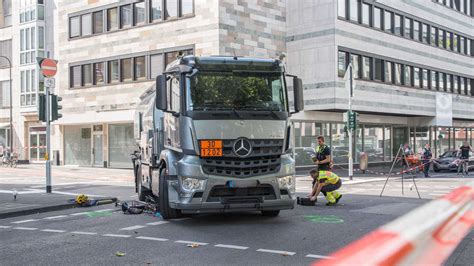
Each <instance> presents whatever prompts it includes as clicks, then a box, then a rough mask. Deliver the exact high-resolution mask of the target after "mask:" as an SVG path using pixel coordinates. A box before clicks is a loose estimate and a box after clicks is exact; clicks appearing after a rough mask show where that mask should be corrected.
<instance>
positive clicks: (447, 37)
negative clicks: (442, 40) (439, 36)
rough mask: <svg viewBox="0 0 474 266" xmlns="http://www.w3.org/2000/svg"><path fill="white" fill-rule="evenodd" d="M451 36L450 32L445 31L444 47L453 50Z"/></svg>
mask: <svg viewBox="0 0 474 266" xmlns="http://www.w3.org/2000/svg"><path fill="white" fill-rule="evenodd" d="M452 38H453V36H452V33H451V32H448V31H447V32H446V49H448V50H451V51H452V50H453V39H452Z"/></svg>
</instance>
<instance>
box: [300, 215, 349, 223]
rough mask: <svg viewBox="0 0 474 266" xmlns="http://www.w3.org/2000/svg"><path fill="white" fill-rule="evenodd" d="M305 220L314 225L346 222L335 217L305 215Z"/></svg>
mask: <svg viewBox="0 0 474 266" xmlns="http://www.w3.org/2000/svg"><path fill="white" fill-rule="evenodd" d="M304 218H306V219H307V220H308V221H311V222H313V223H331V224H340V223H343V222H344V220H343V219H341V218H339V217H337V216H334V215H305V216H304Z"/></svg>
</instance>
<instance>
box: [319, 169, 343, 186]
mask: <svg viewBox="0 0 474 266" xmlns="http://www.w3.org/2000/svg"><path fill="white" fill-rule="evenodd" d="M339 179H340V178H339V176H338V175H336V174H335V173H333V172H330V171H319V177H318V181H319V182H320V183H321V181H324V184H336V183H337V181H339Z"/></svg>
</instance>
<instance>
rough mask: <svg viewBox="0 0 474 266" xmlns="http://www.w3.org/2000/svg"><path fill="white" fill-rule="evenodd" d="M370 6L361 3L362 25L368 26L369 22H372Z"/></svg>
mask: <svg viewBox="0 0 474 266" xmlns="http://www.w3.org/2000/svg"><path fill="white" fill-rule="evenodd" d="M371 10H372V8H371V5H369V4H366V3H363V4H362V24H364V25H367V26H370V21H371V20H372V19H371V18H372V16H371V14H370V13H371Z"/></svg>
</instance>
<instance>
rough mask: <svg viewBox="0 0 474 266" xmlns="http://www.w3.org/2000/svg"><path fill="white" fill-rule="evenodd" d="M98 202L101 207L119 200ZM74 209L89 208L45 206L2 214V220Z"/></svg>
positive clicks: (112, 199)
mask: <svg viewBox="0 0 474 266" xmlns="http://www.w3.org/2000/svg"><path fill="white" fill-rule="evenodd" d="M98 200H99V201H101V204H99V205H105V204H111V203H114V202H116V201H117V198H102V199H98ZM73 208H84V209H86V208H87V207H76V204H75V203H65V204H58V205H53V206H45V207H39V208H34V209H28V210H21V211H12V212H7V213H0V219H7V218H13V217H18V216H25V215H31V214H37V213H45V212H53V211H62V210H66V209H73Z"/></svg>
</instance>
